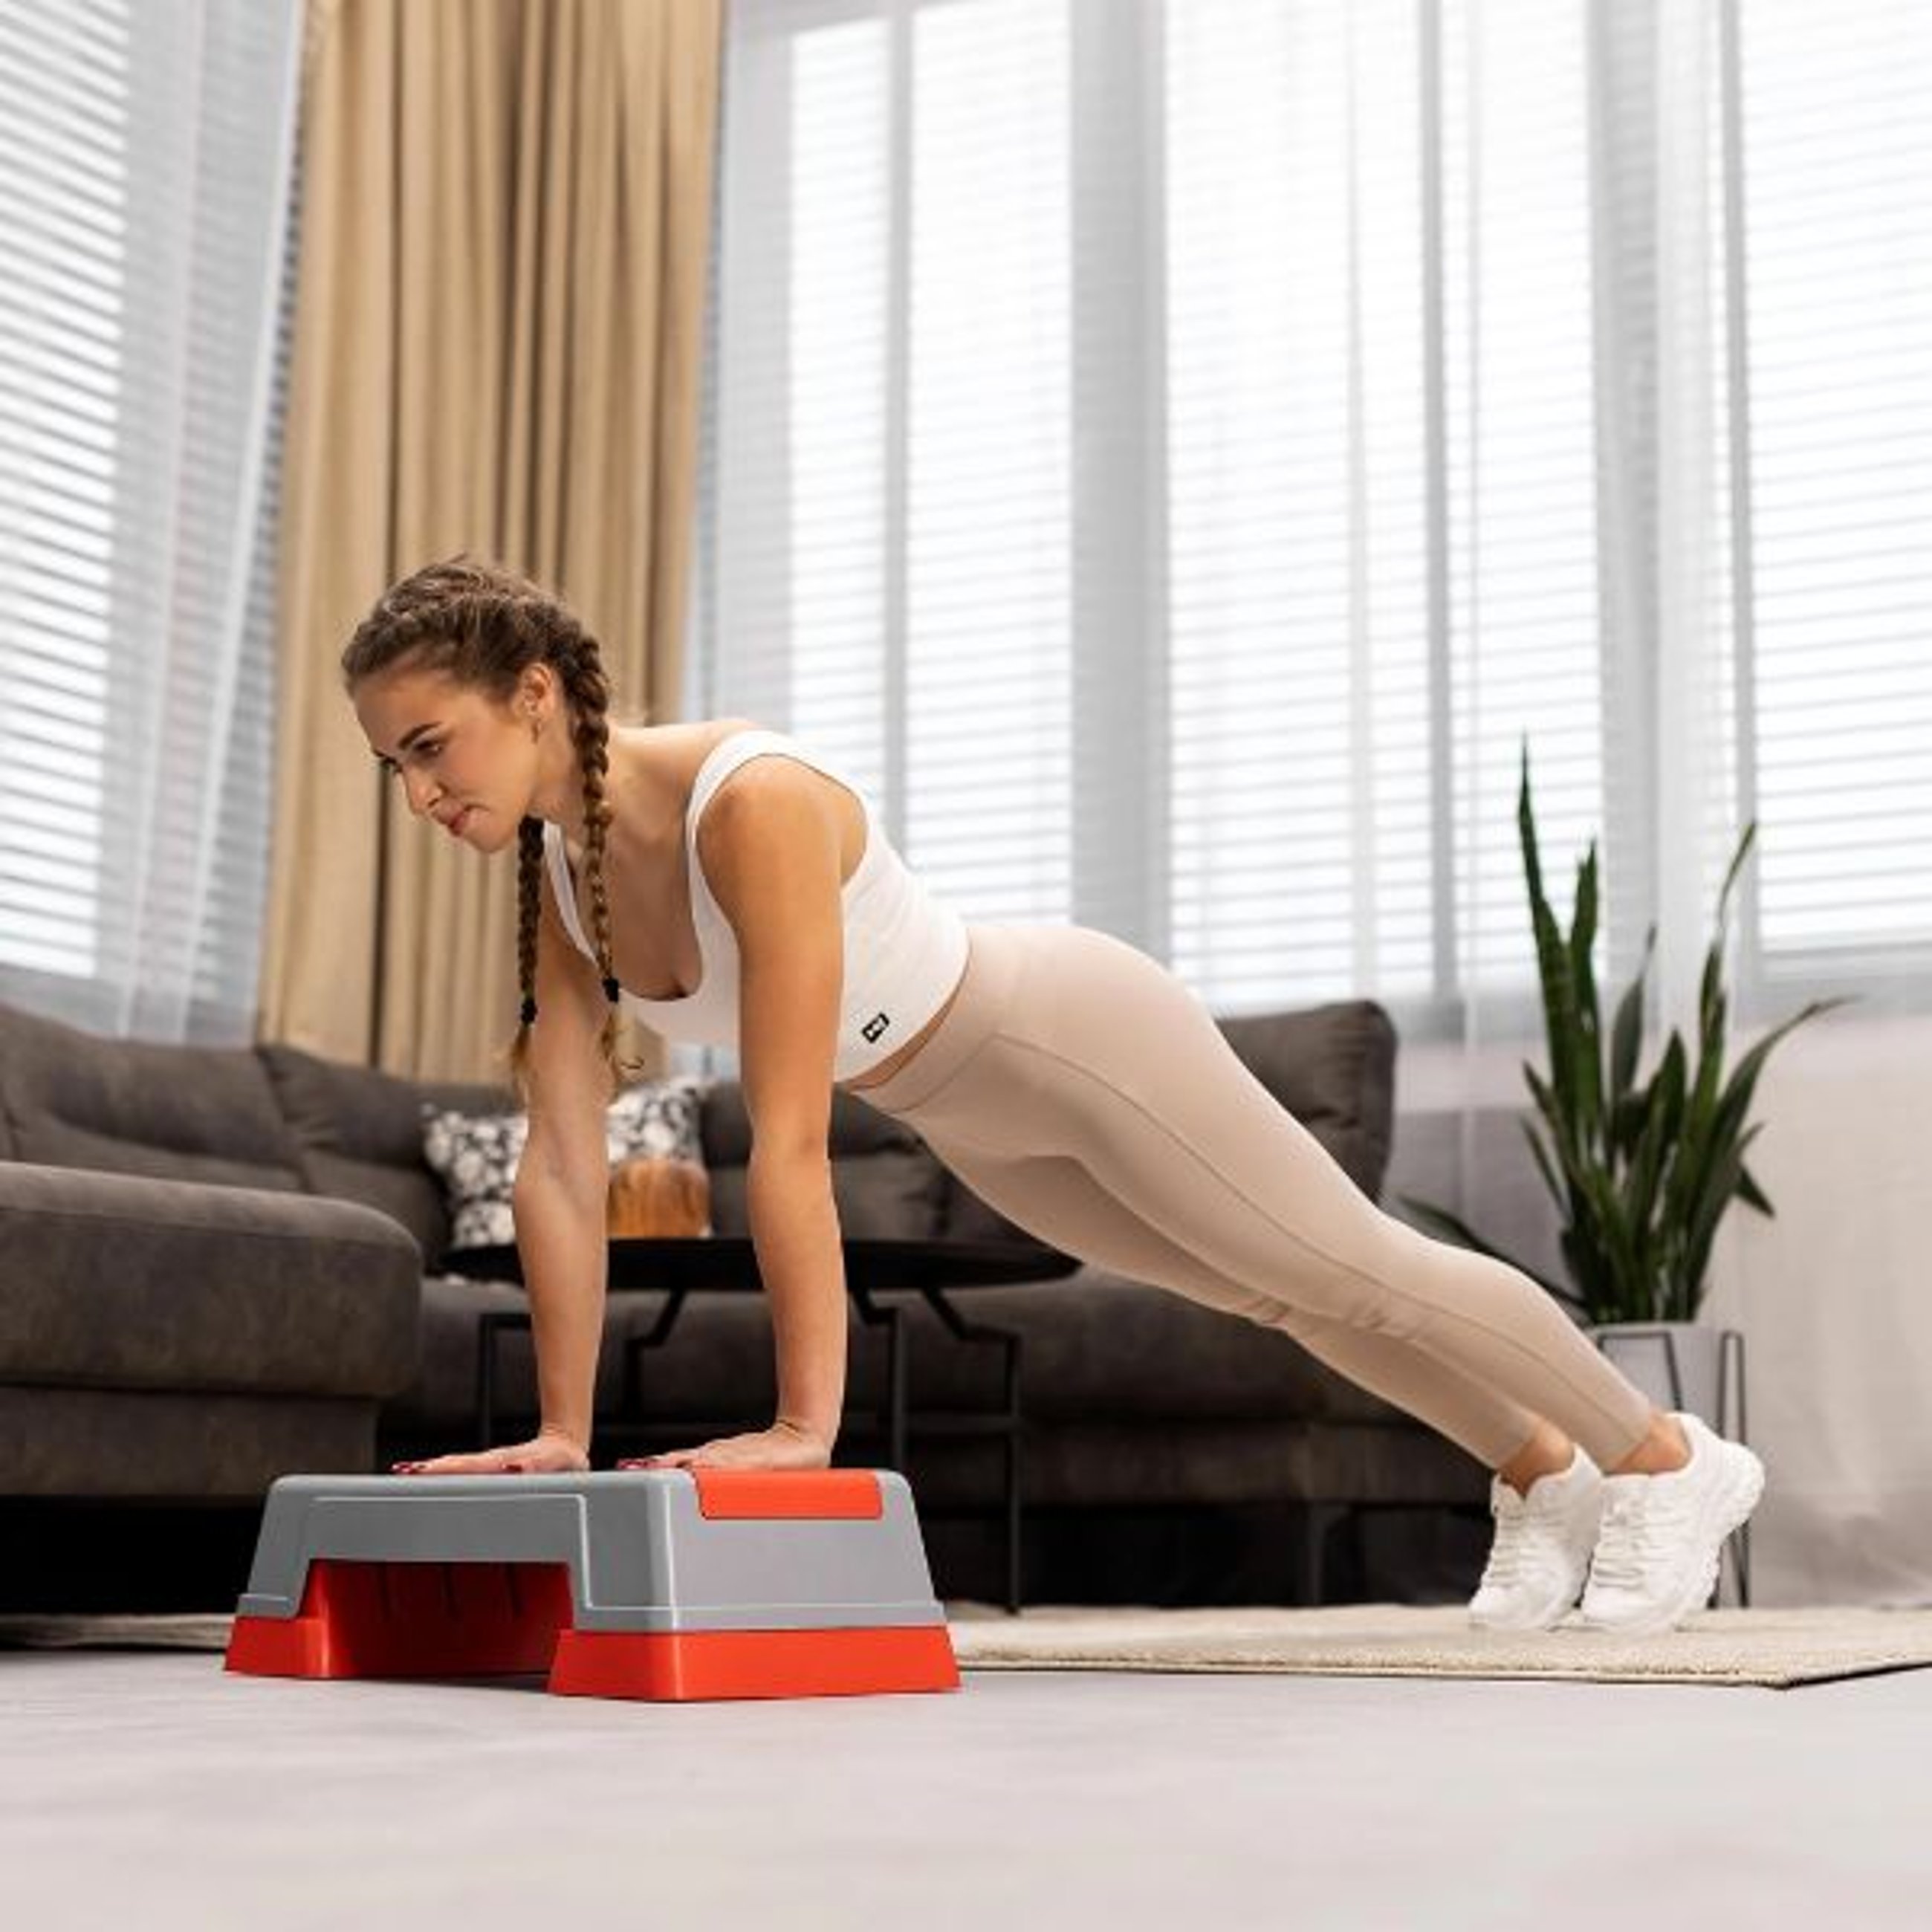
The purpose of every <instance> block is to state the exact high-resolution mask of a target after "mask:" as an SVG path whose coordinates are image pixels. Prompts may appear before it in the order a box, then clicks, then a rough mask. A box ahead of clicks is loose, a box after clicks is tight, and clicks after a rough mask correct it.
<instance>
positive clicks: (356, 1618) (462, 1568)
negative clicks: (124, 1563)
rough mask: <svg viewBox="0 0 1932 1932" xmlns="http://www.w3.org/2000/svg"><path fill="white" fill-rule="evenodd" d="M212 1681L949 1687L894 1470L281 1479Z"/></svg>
mask: <svg viewBox="0 0 1932 1932" xmlns="http://www.w3.org/2000/svg"><path fill="white" fill-rule="evenodd" d="M227 1667H228V1669H229V1670H234V1671H238V1672H242V1673H248V1674H252V1675H261V1676H305V1677H377V1676H450V1677H463V1676H499V1675H521V1674H526V1673H535V1672H539V1671H541V1672H544V1673H547V1678H548V1684H547V1688H549V1689H550V1690H551V1691H556V1692H559V1693H561V1694H580V1695H592V1696H607V1697H643V1698H680V1699H682V1698H695V1697H784V1696H811V1695H823V1694H849V1693H852V1692H855V1691H910V1690H956V1689H958V1688H959V1670H958V1667H957V1664H956V1660H955V1658H954V1656H953V1646H952V1641H951V1638H950V1634H949V1633H948V1631H947V1626H946V1616H945V1612H944V1610H943V1609H942V1607H941V1605H940V1604H939V1602H938V1599H937V1598H935V1595H934V1594H933V1589H932V1577H931V1574H930V1573H929V1570H928V1568H927V1565H926V1553H925V1547H924V1545H923V1544H922V1541H921V1539H920V1536H919V1523H918V1519H917V1516H916V1513H915V1511H914V1509H913V1500H912V1493H911V1490H910V1488H909V1487H908V1486H907V1483H906V1481H905V1478H904V1477H903V1476H902V1475H900V1474H899V1473H898V1472H897V1471H895V1470H891V1469H826V1470H809V1471H806V1470H797V1471H792V1470H782V1471H781V1470H762V1469H760V1470H748V1469H716V1468H703V1467H690V1466H686V1467H683V1468H677V1469H648V1470H643V1469H640V1470H593V1471H589V1472H583V1473H581V1474H577V1475H484V1476H360V1475H353V1476H351V1475H344V1476H335V1475H298V1476H284V1477H282V1478H280V1479H279V1480H278V1481H276V1482H275V1484H273V1485H272V1487H271V1488H270V1490H269V1496H268V1500H267V1503H266V1507H265V1508H264V1511H263V1520H262V1528H261V1532H260V1536H259V1538H257V1544H256V1550H255V1558H254V1565H253V1566H252V1568H251V1571H250V1573H249V1578H248V1588H247V1589H246V1590H245V1592H243V1594H242V1598H241V1600H240V1601H239V1604H238V1605H237V1607H236V1620H235V1626H234V1631H233V1634H232V1635H231V1637H230V1639H229V1650H228V1658H227Z"/></svg>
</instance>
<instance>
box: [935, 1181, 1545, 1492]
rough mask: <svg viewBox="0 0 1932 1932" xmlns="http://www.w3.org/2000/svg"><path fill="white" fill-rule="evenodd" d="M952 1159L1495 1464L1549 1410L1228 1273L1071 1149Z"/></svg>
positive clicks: (1079, 1243)
mask: <svg viewBox="0 0 1932 1932" xmlns="http://www.w3.org/2000/svg"><path fill="white" fill-rule="evenodd" d="M934 1151H935V1153H938V1152H939V1151H940V1150H939V1149H938V1148H935V1150H934ZM942 1158H944V1160H945V1161H946V1164H947V1166H949V1167H950V1168H951V1169H953V1172H955V1173H956V1174H957V1175H959V1178H960V1179H961V1180H962V1181H965V1184H967V1186H968V1187H971V1189H972V1190H973V1191H974V1193H976V1194H977V1195H978V1196H980V1199H982V1200H983V1201H985V1202H986V1203H987V1205H989V1206H990V1207H992V1208H997V1209H998V1211H1000V1213H1001V1214H1004V1215H1005V1216H1006V1217H1007V1219H1008V1220H1010V1221H1013V1222H1014V1223H1016V1225H1018V1226H1020V1227H1022V1228H1024V1229H1026V1230H1027V1231H1028V1232H1029V1233H1031V1234H1034V1235H1038V1236H1039V1237H1040V1239H1041V1240H1043V1241H1050V1242H1052V1244H1053V1245H1054V1246H1055V1247H1058V1248H1062V1249H1064V1250H1066V1252H1067V1253H1069V1254H1072V1255H1078V1256H1079V1257H1080V1258H1081V1259H1082V1260H1083V1261H1091V1262H1097V1263H1098V1264H1099V1265H1100V1266H1101V1267H1103V1268H1111V1269H1113V1270H1114V1271H1115V1272H1117V1273H1118V1274H1124V1275H1127V1276H1128V1277H1131V1278H1132V1279H1133V1280H1136V1281H1144V1282H1146V1283H1149V1284H1150V1285H1151V1286H1154V1287H1157V1288H1165V1289H1172V1290H1173V1291H1174V1292H1176V1293H1177V1294H1179V1295H1184V1296H1185V1297H1187V1299H1189V1300H1190V1301H1198V1302H1200V1303H1202V1304H1203V1305H1204V1306H1205V1307H1209V1308H1213V1309H1217V1310H1220V1311H1221V1312H1222V1313H1224V1314H1229V1315H1238V1316H1243V1317H1244V1318H1245V1319H1247V1320H1248V1321H1250V1322H1255V1323H1256V1324H1257V1325H1259V1326H1260V1327H1262V1328H1278V1329H1280V1330H1281V1331H1282V1332H1283V1334H1287V1335H1290V1336H1292V1337H1294V1339H1295V1340H1296V1341H1298V1342H1299V1343H1301V1346H1303V1347H1304V1349H1307V1351H1308V1352H1309V1353H1310V1355H1313V1356H1314V1357H1315V1358H1316V1360H1317V1361H1321V1362H1323V1363H1325V1364H1327V1365H1328V1367H1330V1368H1331V1369H1333V1370H1335V1372H1336V1373H1337V1374H1338V1375H1341V1376H1346V1377H1347V1379H1349V1381H1350V1382H1354V1383H1356V1384H1357V1385H1358V1386H1360V1387H1361V1388H1365V1389H1367V1390H1369V1391H1371V1392H1372V1393H1373V1394H1376V1395H1379V1396H1380V1397H1382V1400H1384V1401H1385V1402H1388V1403H1393V1404H1394V1406H1396V1407H1397V1409H1402V1410H1403V1411H1405V1412H1406V1413H1407V1414H1409V1415H1414V1416H1416V1417H1418V1418H1420V1419H1421V1421H1424V1422H1426V1423H1427V1424H1429V1426H1430V1427H1431V1428H1432V1429H1434V1430H1437V1431H1439V1433H1441V1434H1442V1435H1444V1436H1448V1438H1449V1439H1450V1440H1451V1442H1454V1443H1456V1444H1457V1445H1459V1446H1460V1447H1461V1448H1464V1449H1466V1450H1467V1451H1469V1454H1471V1455H1472V1456H1473V1457H1475V1458H1476V1460H1478V1462H1480V1463H1482V1464H1483V1465H1484V1466H1485V1467H1486V1468H1488V1469H1499V1468H1500V1467H1501V1466H1502V1464H1503V1463H1505V1462H1506V1461H1508V1460H1509V1459H1510V1458H1511V1457H1512V1456H1514V1454H1516V1453H1517V1451H1519V1450H1520V1449H1521V1448H1522V1447H1523V1445H1524V1444H1525V1443H1526V1442H1528V1441H1529V1440H1530V1439H1531V1438H1532V1436H1533V1434H1534V1433H1535V1430H1536V1428H1537V1424H1538V1418H1536V1417H1535V1416H1534V1415H1532V1414H1530V1412H1529V1411H1528V1410H1526V1409H1523V1407H1522V1406H1520V1404H1518V1403H1514V1402H1512V1401H1511V1400H1510V1399H1509V1398H1508V1397H1507V1396H1503V1395H1499V1394H1497V1393H1496V1391H1495V1390H1493V1389H1492V1388H1489V1387H1487V1385H1484V1383H1481V1382H1476V1381H1473V1380H1472V1379H1471V1378H1470V1377H1469V1376H1466V1375H1465V1374H1463V1373H1462V1372H1461V1371H1460V1370H1458V1369H1456V1368H1454V1367H1450V1366H1449V1365H1448V1364H1444V1363H1442V1362H1439V1361H1436V1359H1435V1358H1433V1356H1430V1355H1424V1354H1423V1353H1422V1352H1421V1351H1420V1350H1418V1349H1415V1348H1412V1347H1411V1346H1409V1343H1406V1342H1400V1341H1397V1340H1394V1339H1393V1338H1392V1337H1389V1336H1387V1335H1382V1334H1376V1332H1374V1331H1372V1330H1370V1329H1366V1328H1351V1327H1349V1326H1348V1325H1346V1323H1343V1322H1337V1321H1334V1320H1331V1319H1328V1317H1325V1316H1319V1315H1315V1314H1312V1313H1310V1312H1309V1311H1308V1310H1306V1309H1299V1308H1296V1307H1292V1306H1291V1305H1290V1304H1287V1303H1286V1302H1283V1301H1280V1300H1277V1298H1275V1297H1274V1296H1272V1295H1266V1294H1263V1293H1261V1292H1259V1291H1257V1290H1256V1289H1252V1288H1248V1287H1246V1286H1244V1285H1243V1284H1242V1283H1240V1282H1238V1281H1233V1280H1229V1278H1228V1277H1226V1276H1225V1275H1223V1274H1218V1273H1217V1272H1216V1271H1215V1270H1214V1268H1211V1267H1210V1266H1209V1265H1208V1263H1207V1262H1205V1261H1203V1260H1202V1259H1201V1257H1200V1256H1199V1255H1196V1254H1194V1253H1190V1251H1189V1250H1187V1249H1185V1248H1183V1247H1179V1246H1178V1245H1177V1244H1175V1242H1174V1241H1171V1240H1170V1239H1169V1238H1168V1237H1167V1236H1166V1235H1163V1233H1162V1232H1160V1230H1159V1229H1157V1228H1155V1227H1154V1226H1152V1225H1151V1223H1148V1221H1146V1220H1143V1219H1142V1217H1141V1216H1140V1215H1139V1214H1136V1212H1135V1211H1134V1210H1133V1208H1132V1207H1131V1206H1130V1205H1129V1204H1128V1203H1127V1202H1123V1201H1121V1200H1120V1199H1118V1198H1117V1197H1116V1196H1113V1195H1112V1194H1110V1193H1108V1192H1107V1190H1106V1189H1105V1188H1103V1187H1101V1185H1100V1183H1099V1182H1098V1181H1096V1180H1095V1179H1094V1177H1093V1176H1092V1175H1091V1174H1089V1173H1088V1171H1087V1170H1086V1169H1085V1168H1084V1167H1083V1166H1081V1164H1080V1163H1079V1161H1078V1160H1075V1159H1074V1158H1073V1157H1072V1156H1070V1155H1067V1154H1017V1155H1005V1154H994V1153H989V1152H986V1151H983V1150H982V1149H981V1148H978V1147H977V1146H975V1147H974V1148H971V1149H970V1150H969V1149H968V1148H963V1147H957V1146H956V1147H954V1148H952V1149H951V1150H950V1152H948V1153H947V1154H944V1155H943V1156H942Z"/></svg>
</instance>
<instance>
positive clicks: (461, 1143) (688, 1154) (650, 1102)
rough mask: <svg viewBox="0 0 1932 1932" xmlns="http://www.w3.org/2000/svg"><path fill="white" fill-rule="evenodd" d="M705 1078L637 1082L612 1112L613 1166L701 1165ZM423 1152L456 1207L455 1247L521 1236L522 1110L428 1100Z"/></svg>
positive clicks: (608, 1120)
mask: <svg viewBox="0 0 1932 1932" xmlns="http://www.w3.org/2000/svg"><path fill="white" fill-rule="evenodd" d="M704 1084H705V1083H704V1082H703V1080H702V1079H700V1078H699V1077H698V1076H697V1075H695V1074H688V1073H677V1074H672V1075H670V1076H667V1077H665V1078H664V1079H655V1080H652V1079H646V1080H637V1081H633V1082H631V1085H629V1086H628V1087H626V1088H624V1089H623V1091H622V1092H620V1093H619V1094H618V1095H617V1096H616V1098H615V1099H614V1100H612V1101H611V1103H610V1105H609V1106H608V1107H607V1108H606V1109H604V1157H605V1159H606V1160H607V1162H608V1163H609V1165H610V1166H612V1167H613V1168H614V1167H615V1166H617V1165H618V1164H619V1163H620V1162H622V1161H626V1160H637V1159H639V1158H640V1157H649V1158H652V1159H656V1160H688V1161H691V1162H693V1163H701V1162H702V1160H703V1153H702V1149H701V1146H700V1141H699V1136H698V1131H697V1124H698V1117H699V1115H700V1112H701V1111H702V1109H703V1104H704ZM422 1117H423V1157H424V1159H425V1160H427V1161H428V1163H429V1164H430V1166H431V1168H432V1169H434V1170H435V1172H436V1174H437V1176H438V1178H440V1181H442V1184H443V1199H444V1202H445V1205H446V1206H447V1207H448V1208H449V1224H450V1232H449V1240H450V1250H449V1252H450V1253H452V1254H454V1253H455V1251H457V1250H460V1249H463V1248H468V1247H478V1246H481V1245H482V1244H485V1243H490V1242H509V1241H514V1240H515V1239H516V1238H517V1224H516V1220H515V1217H514V1214H513V1212H512V1211H511V1194H512V1193H514V1190H515V1187H516V1181H517V1169H518V1167H519V1166H520V1165H521V1164H522V1162H523V1147H524V1144H525V1143H526V1142H527V1141H528V1140H529V1130H530V1118H529V1115H528V1114H527V1113H526V1112H524V1111H523V1109H520V1108H519V1109H514V1110H513V1111H511V1112H502V1111H499V1110H496V1109H492V1110H491V1111H490V1112H487V1113H481V1114H477V1113H471V1112H467V1111H466V1110H465V1109H461V1108H456V1107H439V1106H437V1104H436V1103H435V1102H434V1101H433V1100H425V1101H424V1102H423V1103H422Z"/></svg>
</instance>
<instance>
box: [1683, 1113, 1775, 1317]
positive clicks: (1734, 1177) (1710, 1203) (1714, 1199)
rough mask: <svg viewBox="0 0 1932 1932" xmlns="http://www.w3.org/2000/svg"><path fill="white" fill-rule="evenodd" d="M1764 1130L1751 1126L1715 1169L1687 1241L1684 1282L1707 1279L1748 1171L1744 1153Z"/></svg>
mask: <svg viewBox="0 0 1932 1932" xmlns="http://www.w3.org/2000/svg"><path fill="white" fill-rule="evenodd" d="M1763 1128H1764V1123H1763V1121H1758V1122H1757V1123H1756V1124H1754V1125H1753V1126H1751V1127H1748V1128H1747V1129H1746V1130H1745V1132H1744V1133H1742V1134H1740V1135H1739V1136H1738V1139H1737V1141H1736V1144H1735V1145H1733V1146H1730V1147H1728V1148H1726V1149H1725V1150H1724V1153H1723V1154H1721V1156H1720V1157H1718V1160H1717V1162H1716V1163H1715V1165H1714V1166H1713V1167H1712V1170H1711V1175H1710V1178H1709V1183H1708V1184H1707V1185H1706V1189H1705V1191H1704V1193H1703V1196H1702V1198H1701V1199H1699V1200H1698V1201H1697V1204H1696V1205H1695V1207H1694V1210H1693V1212H1692V1216H1691V1224H1690V1226H1689V1229H1688V1232H1687V1235H1686V1238H1685V1248H1684V1280H1685V1283H1687V1284H1688V1283H1695V1282H1699V1281H1701V1280H1703V1277H1704V1271H1705V1269H1706V1267H1707V1266H1708V1265H1709V1261H1710V1253H1711V1242H1712V1238H1713V1237H1714V1236H1715V1235H1716V1233H1717V1232H1718V1221H1719V1220H1721V1218H1722V1217H1723V1214H1724V1210H1725V1208H1727V1206H1728V1205H1730V1199H1731V1196H1733V1194H1734V1193H1736V1191H1737V1183H1738V1176H1739V1174H1740V1173H1741V1172H1742V1171H1743V1169H1744V1164H1745V1149H1746V1148H1748V1147H1749V1146H1750V1145H1751V1142H1753V1141H1754V1140H1755V1139H1757V1136H1758V1135H1759V1134H1760V1133H1762V1132H1763Z"/></svg>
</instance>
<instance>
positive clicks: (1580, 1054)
mask: <svg viewBox="0 0 1932 1932" xmlns="http://www.w3.org/2000/svg"><path fill="white" fill-rule="evenodd" d="M1596 938H1597V844H1596V841H1595V839H1592V841H1590V850H1589V856H1587V857H1586V859H1584V861H1583V869H1582V870H1581V871H1580V872H1579V873H1578V874H1577V910H1576V915H1575V916H1574V918H1573V919H1572V920H1571V927H1570V947H1569V965H1570V974H1571V980H1572V982H1573V983H1574V985H1575V987H1576V998H1577V1046H1576V1053H1577V1126H1578V1138H1579V1139H1580V1140H1581V1141H1582V1142H1583V1143H1584V1145H1586V1146H1591V1145H1594V1146H1595V1148H1597V1149H1598V1151H1599V1152H1605V1151H1607V1148H1606V1147H1605V1136H1604V1132H1603V1120H1602V1109H1603V1103H1602V1099H1601V1095H1602V1090H1603V1075H1602V1067H1603V1046H1602V1044H1601V1039H1600V1037H1599V1035H1600V1032H1601V1026H1600V1021H1599V1016H1598V1011H1597V983H1596V980H1595V976H1594V974H1592V971H1591V963H1590V952H1591V948H1592V947H1593V946H1595V944H1596Z"/></svg>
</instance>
